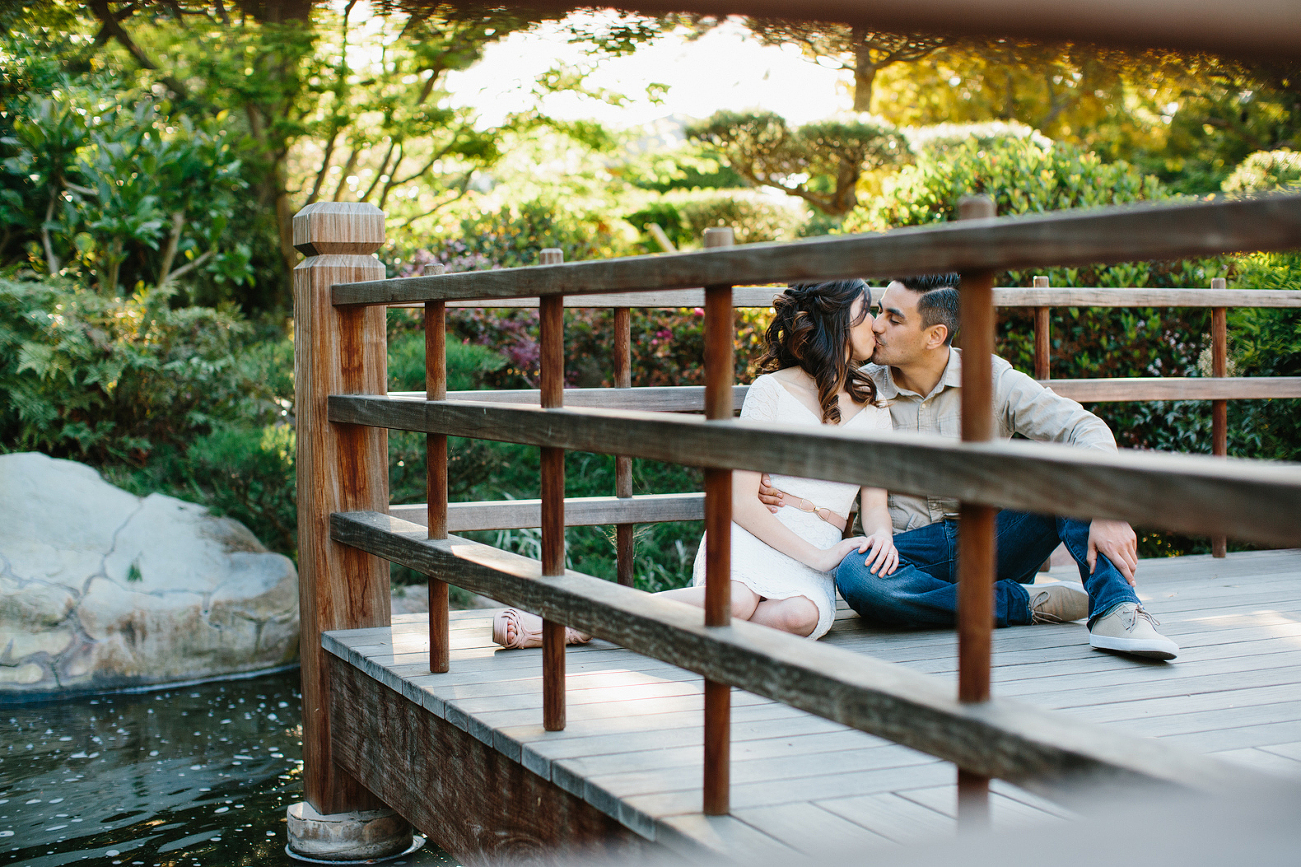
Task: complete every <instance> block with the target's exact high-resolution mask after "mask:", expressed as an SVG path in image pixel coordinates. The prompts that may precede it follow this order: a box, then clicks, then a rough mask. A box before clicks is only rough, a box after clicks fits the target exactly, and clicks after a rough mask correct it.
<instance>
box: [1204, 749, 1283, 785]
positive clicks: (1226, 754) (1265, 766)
mask: <svg viewBox="0 0 1301 867" xmlns="http://www.w3.org/2000/svg"><path fill="white" fill-rule="evenodd" d="M1215 755H1217V756H1219V757H1220V758H1222V759H1228V760H1229V761H1231V762H1236V763H1237V764H1240V765H1242V766H1243V767H1248V768H1251V769H1252V770H1254V771H1260V772H1261V773H1265V774H1274V775H1276V776H1280V777H1297V778H1301V761H1299V760H1297V759H1290V758H1287V757H1286V756H1280V755H1279V754H1278V753H1272V752H1270V751H1269V750H1267V749H1263V748H1261V747H1249V748H1247V749H1241V750H1224V751H1223V752H1218V753H1216V754H1215Z"/></svg>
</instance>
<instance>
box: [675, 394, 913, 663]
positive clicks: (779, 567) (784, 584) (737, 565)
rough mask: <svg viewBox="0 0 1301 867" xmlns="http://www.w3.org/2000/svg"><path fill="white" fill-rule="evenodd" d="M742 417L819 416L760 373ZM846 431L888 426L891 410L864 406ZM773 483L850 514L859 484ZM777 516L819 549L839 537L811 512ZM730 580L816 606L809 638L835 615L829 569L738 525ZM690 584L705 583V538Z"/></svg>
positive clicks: (811, 421) (789, 510) (785, 419)
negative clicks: (823, 569)
mask: <svg viewBox="0 0 1301 867" xmlns="http://www.w3.org/2000/svg"><path fill="white" fill-rule="evenodd" d="M741 418H744V419H749V420H750V421H771V422H776V423H778V424H783V425H807V426H809V427H817V426H819V425H821V424H822V420H821V419H820V418H819V417H818V416H816V415H814V414H813V411H812V410H810V409H809V408H808V407H807V406H805V405H804V404H803V403H801V402H800V400H799V399H798V398H797V397H795V395H793V394H791V393H790V392H789V391H787V390H786V388H785V386H783V385H782V384H781V383H779V382H778V381H777V380H776V379H774V378H773V376H772V375H771V374H764V375H763V376H760V377H758V378H757V379H755V381H754V383H753V384H752V385H751V386H750V390H749V392H748V393H747V394H746V396H745V405H744V406H743V407H742V408H741ZM842 427H843V428H844V429H845V430H854V431H861V432H868V431H877V430H890V429H891V426H890V410H889V409H886V408H884V407H876V406H867V407H864V408H863V409H862V410H861V411H860V412H859V413H858V414H857V415H855V416H854V417H853V418H851V419H850V420H849V421H848V422H845V423H844V425H842ZM772 483H773V485H774V486H775V487H777V488H780V489H781V490H783V491H785V492H786V493H787V494H789V495H792V496H795V497H803V498H805V499H807V500H808V501H809V502H810V503H812V504H813V505H815V506H819V507H822V506H825V507H826V508H828V509H830V510H831V511H833V512H835V513H836V514H838V515H846V514H848V513H849V509H850V507H851V506H852V505H853V503H854V497H855V496H857V494H858V490H859V486H858V485H852V484H846V483H844V482H824V481H819V480H817V479H801V478H796V477H794V476H781V475H776V474H774V475H772ZM777 519H778V520H779V521H781V522H782V523H783V524H785V525H786V526H787V527H789V528H790V529H792V530H794V531H795V532H796V533H798V534H799V535H800V536H801V537H802V538H803V539H805V540H806V541H808V542H809V543H811V544H813V545H815V546H816V547H818V548H823V549H826V548H831V547H833V546H834V545H835V544H836V543H837V542H839V541H840V538H841V537H840V530H838V529H836V528H835V527H834V526H833V525H831V524H828V523H827V522H826V521H823V520H822V519H821V518H819V517H818V516H817V515H815V514H812V513H811V512H804V511H801V510H800V509H797V508H796V507H794V506H783V507H782V508H781V509H779V510H778V511H777ZM732 580H733V581H740V582H741V583H742V584H744V585H745V586H747V587H749V588H750V589H751V590H753V591H754V592H755V593H757V594H759V595H760V596H762V597H764V598H765V599H789V598H791V597H792V596H804V597H807V598H808V599H810V600H812V601H813V603H814V604H815V605H817V606H818V625H817V627H816V628H815V629H814V630H813V633H812V634H811V635H810V636H809V637H810V638H821V637H822V636H823V635H825V634H826V633H827V630H828V629H830V628H831V623H832V621H833V620H835V617H836V583H835V578H834V576H833V575H832V573H830V572H819V571H817V570H816V569H812V568H810V567H808V566H805V565H804V564H803V563H801V562H800V561H798V560H796V559H795V558H794V557H789V556H787V555H786V554H783V553H781V552H780V551H778V550H776V549H774V548H771V547H769V546H768V545H767V544H766V543H765V542H764V541H763V540H762V539H759V538H757V537H755V536H753V535H751V534H750V533H749V532H748V531H747V530H745V529H744V528H742V527H741V526H740V525H739V524H735V523H733V524H732ZM692 583H693V584H694V585H696V586H701V585H703V584H704V583H705V540H704V539H703V538H702V539H701V540H700V550H699V551H697V553H696V562H695V566H694V567H693V569H692Z"/></svg>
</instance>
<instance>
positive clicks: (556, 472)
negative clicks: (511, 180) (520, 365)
mask: <svg viewBox="0 0 1301 867" xmlns="http://www.w3.org/2000/svg"><path fill="white" fill-rule="evenodd" d="M563 261H564V254H563V253H562V252H561V251H560V250H557V249H554V248H550V249H546V250H543V251H542V255H541V259H540V262H539V264H542V265H559V264H560V263H561V262H563ZM538 327H539V331H540V334H539V340H538V343H539V355H540V358H539V361H540V366H541V372H540V379H541V386H542V389H541V399H542V407H543V408H544V409H553V408H556V407H560V406H563V405H564V402H565V299H564V296H561V295H549V296H546V297H544V298H542V299H541V300H540V303H539V306H538ZM542 574H543V575H563V574H565V451H564V449H557V448H544V449H542ZM542 727H543V728H544V729H546V730H547V731H549V732H557V731H561V730H562V729H564V727H565V625H564V624H563V623H556V622H555V621H553V620H543V621H542Z"/></svg>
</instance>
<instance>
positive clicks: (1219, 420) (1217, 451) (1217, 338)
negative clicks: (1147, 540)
mask: <svg viewBox="0 0 1301 867" xmlns="http://www.w3.org/2000/svg"><path fill="white" fill-rule="evenodd" d="M1211 288H1212V289H1227V288H1229V287H1228V282H1227V281H1226V280H1225V279H1224V278H1223V277H1215V278H1213V279H1212V280H1211ZM1228 323H1229V317H1228V311H1227V309H1226V308H1224V307H1212V308H1211V376H1227V375H1228V367H1229V333H1228V332H1229V325H1228ZM1211 454H1213V455H1215V456H1216V457H1221V458H1223V457H1228V454H1229V402H1228V401H1227V400H1213V401H1211ZM1228 550H1229V540H1228V539H1226V538H1225V537H1224V536H1212V537H1211V556H1212V557H1226V556H1228Z"/></svg>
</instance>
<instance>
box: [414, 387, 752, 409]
mask: <svg viewBox="0 0 1301 867" xmlns="http://www.w3.org/2000/svg"><path fill="white" fill-rule="evenodd" d="M749 390H750V386H748V385H734V386H732V409H733V410H734V411H738V412H739V411H740V409H741V405H742V404H744V403H745V394H746V392H747V391H749ZM390 395H391V396H392V397H394V398H396V399H400V400H402V399H405V400H424V397H425V393H424V392H423V391H398V392H390ZM540 395H541V392H540V391H539V390H538V389H536V388H519V389H501V390H499V391H493V390H491V389H485V390H483V391H449V392H448V393H447V399H448V400H464V401H472V402H474V403H512V404H523V405H526V406H539V405H541V397H540ZM565 405H566V406H572V407H588V408H595V409H634V410H642V411H643V412H704V411H705V387H704V386H703V385H656V386H650V387H646V388H567V389H565Z"/></svg>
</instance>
